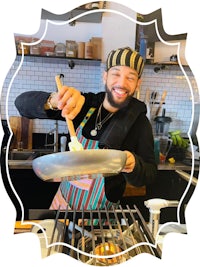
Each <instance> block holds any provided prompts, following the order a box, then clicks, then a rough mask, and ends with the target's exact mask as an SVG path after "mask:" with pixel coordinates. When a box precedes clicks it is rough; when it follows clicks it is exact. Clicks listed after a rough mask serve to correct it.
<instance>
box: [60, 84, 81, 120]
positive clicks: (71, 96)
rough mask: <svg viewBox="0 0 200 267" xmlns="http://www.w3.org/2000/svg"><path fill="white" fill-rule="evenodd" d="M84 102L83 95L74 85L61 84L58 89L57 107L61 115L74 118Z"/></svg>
mask: <svg viewBox="0 0 200 267" xmlns="http://www.w3.org/2000/svg"><path fill="white" fill-rule="evenodd" d="M84 102H85V98H84V96H82V95H81V93H80V91H78V90H77V89H75V88H74V87H68V86H63V87H62V88H61V89H60V90H59V99H58V108H59V109H60V110H62V116H63V117H66V116H67V117H68V118H69V119H71V120H72V119H74V118H75V117H76V115H77V114H78V113H79V112H80V110H81V108H82V106H83V104H84Z"/></svg>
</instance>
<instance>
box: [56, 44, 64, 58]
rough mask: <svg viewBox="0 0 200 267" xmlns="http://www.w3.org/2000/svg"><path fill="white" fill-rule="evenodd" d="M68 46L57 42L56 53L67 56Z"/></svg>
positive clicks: (59, 55) (58, 55)
mask: <svg viewBox="0 0 200 267" xmlns="http://www.w3.org/2000/svg"><path fill="white" fill-rule="evenodd" d="M65 52H66V46H65V45H64V44H63V43H57V44H56V46H55V55H56V56H57V57H65V55H66V53H65Z"/></svg>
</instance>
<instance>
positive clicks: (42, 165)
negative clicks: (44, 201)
mask: <svg viewBox="0 0 200 267" xmlns="http://www.w3.org/2000/svg"><path fill="white" fill-rule="evenodd" d="M125 162H126V153H125V152H124V151H120V150H113V149H85V150H82V151H66V152H58V153H52V154H48V155H44V156H41V157H38V158H36V159H34V160H33V161H32V167H33V170H34V172H35V173H36V175H37V176H38V177H40V178H41V179H42V180H44V181H47V180H52V179H55V178H56V181H63V180H74V179H81V178H84V175H90V174H103V175H104V176H110V175H116V174H118V173H119V172H120V171H121V170H122V169H123V167H124V165H125ZM78 175H82V177H81V176H80V177H78V178H77V177H75V176H78ZM70 177H71V178H70ZM96 177H97V175H94V176H93V177H91V178H96ZM57 178H59V179H57Z"/></svg>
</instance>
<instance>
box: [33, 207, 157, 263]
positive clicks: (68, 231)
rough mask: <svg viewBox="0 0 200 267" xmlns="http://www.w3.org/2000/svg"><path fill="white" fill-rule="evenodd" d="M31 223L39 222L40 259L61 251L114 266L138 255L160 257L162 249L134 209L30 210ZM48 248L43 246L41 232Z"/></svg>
mask: <svg viewBox="0 0 200 267" xmlns="http://www.w3.org/2000/svg"><path fill="white" fill-rule="evenodd" d="M29 218H30V219H31V220H38V219H39V220H41V223H40V226H41V229H39V230H38V226H33V228H32V231H33V232H36V233H37V234H38V235H42V236H43V238H41V236H40V241H41V247H42V250H43V256H49V255H51V254H52V253H56V252H62V253H65V254H68V255H70V256H71V257H73V258H75V259H77V260H79V261H82V262H84V263H87V264H90V265H96V266H107V265H115V264H119V263H122V262H124V261H127V260H129V259H130V258H132V257H134V256H135V255H137V254H140V253H150V254H152V255H154V256H156V257H159V258H161V250H160V248H159V247H158V246H157V247H156V246H155V239H154V237H153V235H152V233H151V232H150V230H149V227H148V226H147V224H146V222H145V220H144V218H143V216H142V215H141V213H140V211H139V210H138V208H137V207H136V206H133V208H130V206H128V205H127V206H126V208H125V209H124V208H122V206H119V207H118V208H117V209H116V207H114V206H112V207H111V208H109V209H107V208H106V207H105V209H103V210H87V211H85V210H70V209H68V208H67V209H66V210H64V211H63V210H58V211H51V210H30V211H29ZM44 232H46V235H47V240H48V244H49V246H47V247H46V243H45V242H44V235H43V233H44Z"/></svg>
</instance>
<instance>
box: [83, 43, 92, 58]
mask: <svg viewBox="0 0 200 267" xmlns="http://www.w3.org/2000/svg"><path fill="white" fill-rule="evenodd" d="M85 58H86V59H93V43H92V42H86V43H85Z"/></svg>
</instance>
